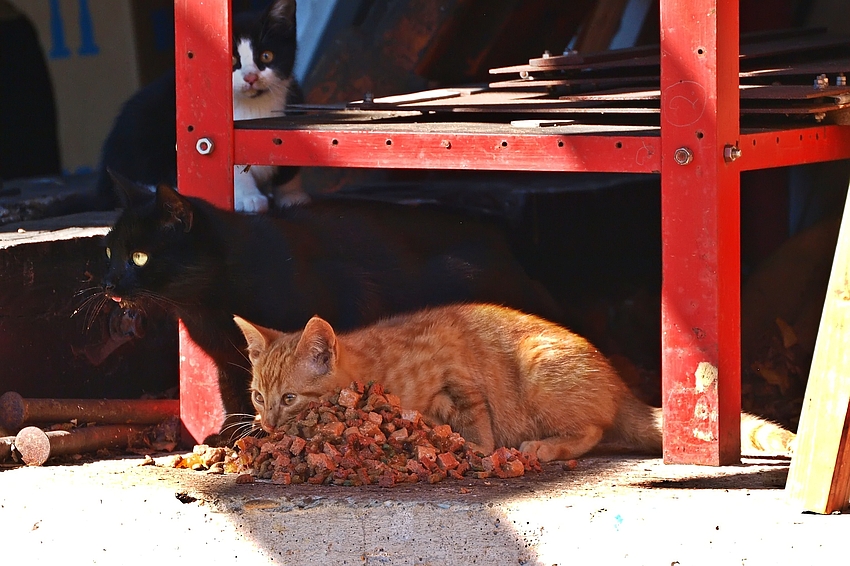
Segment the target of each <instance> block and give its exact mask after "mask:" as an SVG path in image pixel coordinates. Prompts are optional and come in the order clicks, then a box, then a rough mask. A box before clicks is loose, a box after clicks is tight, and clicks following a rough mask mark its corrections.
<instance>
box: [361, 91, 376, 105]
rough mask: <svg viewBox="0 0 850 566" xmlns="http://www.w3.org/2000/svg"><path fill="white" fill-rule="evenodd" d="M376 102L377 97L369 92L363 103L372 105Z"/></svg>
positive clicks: (364, 96)
mask: <svg viewBox="0 0 850 566" xmlns="http://www.w3.org/2000/svg"><path fill="white" fill-rule="evenodd" d="M374 100H375V95H373V94H372V93H371V92H367V93H366V94H364V95H363V103H364V104H372V102H373V101H374Z"/></svg>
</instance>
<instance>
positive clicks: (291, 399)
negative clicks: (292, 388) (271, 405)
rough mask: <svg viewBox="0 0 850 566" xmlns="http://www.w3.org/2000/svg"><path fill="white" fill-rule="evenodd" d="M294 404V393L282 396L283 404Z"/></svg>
mask: <svg viewBox="0 0 850 566" xmlns="http://www.w3.org/2000/svg"><path fill="white" fill-rule="evenodd" d="M294 402H295V393H287V394H286V395H284V396H283V404H284V405H291V404H293V403H294Z"/></svg>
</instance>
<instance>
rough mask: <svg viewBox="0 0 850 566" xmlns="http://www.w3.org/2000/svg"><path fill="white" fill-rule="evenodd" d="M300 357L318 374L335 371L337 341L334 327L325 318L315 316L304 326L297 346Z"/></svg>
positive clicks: (296, 349)
mask: <svg viewBox="0 0 850 566" xmlns="http://www.w3.org/2000/svg"><path fill="white" fill-rule="evenodd" d="M295 355H296V357H297V358H298V359H303V360H306V361H307V364H308V365H309V366H310V368H311V369H312V370H313V371H314V372H315V374H316V376H320V375H325V374H327V373H330V372H331V371H333V369H334V368H335V367H336V360H337V342H336V334H334V329H333V328H331V325H330V324H328V323H327V322H326V321H324V320H323V319H321V318H319V317H318V316H314V317H313V318H311V319H310V321H309V322H308V323H307V326H305V327H304V332H302V333H301V339H299V340H298V345H297V346H296V347H295Z"/></svg>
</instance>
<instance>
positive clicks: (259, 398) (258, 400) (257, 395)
mask: <svg viewBox="0 0 850 566" xmlns="http://www.w3.org/2000/svg"><path fill="white" fill-rule="evenodd" d="M252 396H253V397H254V403H256V404H257V405H262V404H264V402H265V399H263V394H262V393H260V392H259V391H254V392H253V393H252Z"/></svg>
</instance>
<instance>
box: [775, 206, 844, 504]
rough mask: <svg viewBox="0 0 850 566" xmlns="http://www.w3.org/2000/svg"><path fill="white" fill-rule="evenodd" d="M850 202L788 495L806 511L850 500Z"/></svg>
mask: <svg viewBox="0 0 850 566" xmlns="http://www.w3.org/2000/svg"><path fill="white" fill-rule="evenodd" d="M848 332H850V200H848V201H847V203H845V205H844V217H843V218H842V221H841V229H840V231H839V233H838V243H837V245H836V248H835V259H834V260H833V264H832V272H831V273H830V276H829V284H828V286H827V293H826V300H825V302H824V307H823V316H822V317H821V321H820V327H819V328H818V337H817V342H816V343H815V352H814V357H813V359H812V367H811V370H810V372H809V382H808V384H807V385H806V396H805V399H804V400H803V410H802V412H801V414H800V424H799V426H798V428H797V447H796V451H795V453H794V457H793V459H792V460H791V469H790V470H789V472H788V481H787V483H786V486H785V490H786V494H787V496H788V498H789V499H790V500H791V502H792V504H794V505H796V506H798V507H800V508H802V509H803V510H805V511H811V512H814V513H832V512H833V511H839V510H841V509H844V508H846V507H847V505H848V502H850V434H848V425H850V413H848V411H850V348H847V340H848V337H850V334H848Z"/></svg>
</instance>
